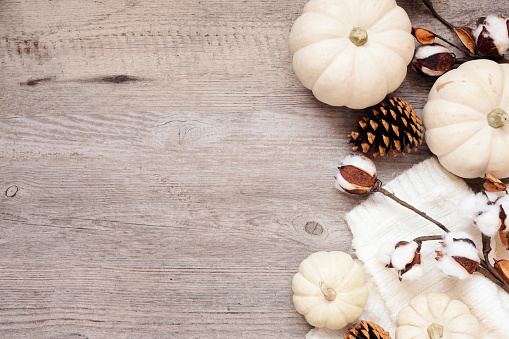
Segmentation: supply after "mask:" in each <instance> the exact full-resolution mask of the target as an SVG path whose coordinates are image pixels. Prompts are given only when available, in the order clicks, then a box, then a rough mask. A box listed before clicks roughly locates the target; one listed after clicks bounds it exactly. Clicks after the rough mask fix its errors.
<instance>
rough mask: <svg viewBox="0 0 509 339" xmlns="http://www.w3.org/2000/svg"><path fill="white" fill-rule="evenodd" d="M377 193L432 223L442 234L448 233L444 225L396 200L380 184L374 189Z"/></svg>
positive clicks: (395, 197) (404, 202)
mask: <svg viewBox="0 0 509 339" xmlns="http://www.w3.org/2000/svg"><path fill="white" fill-rule="evenodd" d="M376 191H377V192H380V193H382V194H383V195H385V196H386V197H388V198H390V199H392V200H394V201H395V202H397V203H398V204H400V205H401V206H404V207H406V208H408V209H409V210H411V211H413V212H415V213H417V214H418V215H420V216H421V217H423V218H424V219H426V220H428V221H431V222H432V223H434V224H435V225H437V226H438V227H439V228H440V229H441V230H443V231H444V232H446V233H449V232H450V231H449V229H448V228H447V227H445V225H444V224H442V223H440V222H438V221H437V220H435V219H433V218H432V217H430V216H429V215H427V214H426V213H424V212H422V211H420V210H418V209H417V208H415V207H414V206H412V205H410V204H409V203H407V202H406V201H403V200H401V199H400V198H398V197H397V196H396V195H394V193H391V192H389V191H387V190H386V189H385V188H383V187H382V184H381V183H380V185H378V188H377V189H376Z"/></svg>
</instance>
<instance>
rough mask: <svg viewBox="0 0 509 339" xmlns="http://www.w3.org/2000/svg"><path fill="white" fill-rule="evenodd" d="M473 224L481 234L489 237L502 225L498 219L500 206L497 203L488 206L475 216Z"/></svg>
mask: <svg viewBox="0 0 509 339" xmlns="http://www.w3.org/2000/svg"><path fill="white" fill-rule="evenodd" d="M475 224H476V226H477V227H478V228H479V230H480V231H481V232H482V233H483V234H485V235H487V236H489V237H493V236H494V235H496V234H497V232H498V231H499V229H500V226H501V225H502V222H501V220H500V206H499V205H498V204H497V205H490V206H488V208H487V209H486V210H485V211H484V212H483V213H482V214H480V215H479V216H478V217H477V219H476V221H475Z"/></svg>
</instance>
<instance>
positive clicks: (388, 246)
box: [377, 242, 394, 264]
mask: <svg viewBox="0 0 509 339" xmlns="http://www.w3.org/2000/svg"><path fill="white" fill-rule="evenodd" d="M393 251H394V244H393V243H390V242H386V243H383V244H381V245H380V247H378V251H377V259H378V260H380V262H382V263H384V264H389V263H390V262H391V254H392V252H393Z"/></svg>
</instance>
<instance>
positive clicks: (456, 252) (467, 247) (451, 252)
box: [443, 240, 479, 261]
mask: <svg viewBox="0 0 509 339" xmlns="http://www.w3.org/2000/svg"><path fill="white" fill-rule="evenodd" d="M443 253H444V254H446V255H447V256H450V257H464V258H468V259H471V260H475V261H479V253H478V252H477V249H476V248H475V247H474V246H472V245H471V244H470V243H468V242H465V241H462V240H458V241H455V242H453V243H452V244H449V245H447V247H446V248H444V250H443Z"/></svg>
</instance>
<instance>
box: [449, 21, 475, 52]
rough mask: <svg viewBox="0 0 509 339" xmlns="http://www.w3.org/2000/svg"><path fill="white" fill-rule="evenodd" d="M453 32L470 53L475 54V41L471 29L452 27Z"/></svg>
mask: <svg viewBox="0 0 509 339" xmlns="http://www.w3.org/2000/svg"><path fill="white" fill-rule="evenodd" d="M454 32H455V33H456V35H457V36H458V38H459V39H460V40H461V42H462V43H463V45H464V46H465V47H466V48H467V49H468V50H469V51H470V53H472V54H475V39H474V34H473V32H472V29H471V28H469V27H454Z"/></svg>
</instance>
